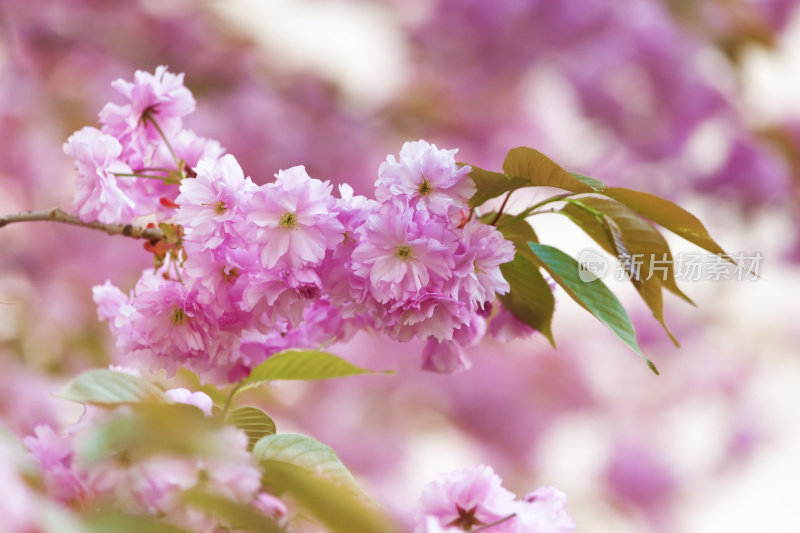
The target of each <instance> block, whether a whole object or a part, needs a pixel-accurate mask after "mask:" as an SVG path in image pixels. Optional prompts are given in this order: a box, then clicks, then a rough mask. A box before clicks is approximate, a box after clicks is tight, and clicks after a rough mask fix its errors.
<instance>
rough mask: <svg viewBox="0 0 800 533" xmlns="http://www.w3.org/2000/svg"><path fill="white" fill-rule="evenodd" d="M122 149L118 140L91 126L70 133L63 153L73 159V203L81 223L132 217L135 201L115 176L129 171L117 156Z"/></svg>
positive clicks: (116, 222) (117, 222)
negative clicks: (74, 177) (75, 180)
mask: <svg viewBox="0 0 800 533" xmlns="http://www.w3.org/2000/svg"><path fill="white" fill-rule="evenodd" d="M121 152H122V146H121V145H120V143H119V141H117V140H116V139H115V138H114V137H111V136H110V135H105V134H103V133H101V132H100V130H98V129H97V128H92V127H90V126H87V127H85V128H82V129H80V130H78V131H76V132H75V133H73V134H72V135H71V136H70V137H69V139H67V142H66V143H65V144H64V153H65V154H67V155H68V156H70V157H72V158H74V159H75V164H76V166H77V167H78V180H77V182H76V184H75V198H74V202H73V203H74V206H75V209H76V210H77V212H78V216H79V217H80V219H81V220H83V221H84V222H93V221H95V220H99V221H100V222H103V223H106V224H120V223H126V222H131V221H132V220H133V218H134V203H133V201H132V200H131V199H130V198H129V197H128V196H127V195H126V193H125V192H124V191H123V187H121V186H120V183H119V182H118V180H117V177H116V176H115V173H118V174H130V173H131V169H130V167H128V165H126V164H125V163H123V162H122V161H121V160H120V159H119V156H120V153H121Z"/></svg>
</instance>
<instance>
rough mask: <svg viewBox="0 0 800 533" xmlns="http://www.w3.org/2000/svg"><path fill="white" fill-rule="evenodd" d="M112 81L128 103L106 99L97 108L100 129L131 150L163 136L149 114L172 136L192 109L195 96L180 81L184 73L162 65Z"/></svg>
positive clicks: (158, 140)
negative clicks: (124, 78) (112, 101)
mask: <svg viewBox="0 0 800 533" xmlns="http://www.w3.org/2000/svg"><path fill="white" fill-rule="evenodd" d="M111 85H112V87H114V88H115V89H116V90H117V91H119V92H120V93H121V94H122V95H123V96H124V97H125V99H126V100H127V103H125V104H124V105H117V104H113V103H108V104H106V105H105V107H103V109H102V110H101V111H100V122H101V123H102V124H103V132H104V133H108V134H110V135H113V136H114V137H116V138H117V139H119V141H120V142H121V143H122V144H123V145H125V146H129V147H131V148H132V149H134V150H142V148H143V147H144V146H146V145H147V144H150V143H156V142H161V140H162V139H161V134H160V133H159V132H158V130H157V129H156V127H155V126H154V125H153V123H152V122H151V121H150V120H149V118H152V119H153V120H155V121H157V123H158V126H159V128H161V131H162V132H164V134H165V135H167V136H168V137H172V136H173V135H175V134H176V133H177V132H178V131H179V130H180V129H181V119H182V118H183V117H185V116H186V115H188V114H189V113H191V112H192V111H194V109H195V100H194V97H193V96H192V93H191V92H190V91H189V89H187V88H186V87H185V86H184V85H183V74H173V73H171V72H168V71H167V67H165V66H160V67H158V68H156V71H155V73H154V74H150V73H149V72H144V71H141V70H137V71H136V73H135V74H134V79H133V82H128V81H125V80H123V79H118V80H116V81H114V82H113V83H112V84H111Z"/></svg>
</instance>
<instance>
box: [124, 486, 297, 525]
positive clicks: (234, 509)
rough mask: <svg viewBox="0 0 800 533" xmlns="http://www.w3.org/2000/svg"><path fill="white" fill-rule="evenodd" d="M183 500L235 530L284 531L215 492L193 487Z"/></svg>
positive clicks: (243, 505)
mask: <svg viewBox="0 0 800 533" xmlns="http://www.w3.org/2000/svg"><path fill="white" fill-rule="evenodd" d="M183 501H184V502H185V503H186V504H187V505H189V506H191V507H196V508H198V509H200V510H202V511H204V512H207V513H210V514H212V515H215V516H216V517H217V518H218V519H220V520H221V521H222V522H223V523H225V524H227V525H228V526H229V527H230V528H231V529H233V530H235V531H241V530H244V531H253V532H257V533H283V531H284V530H283V528H281V527H280V526H278V524H276V523H275V521H274V520H272V519H271V518H269V517H268V516H267V515H265V514H264V513H262V512H260V511H258V510H257V509H255V508H254V507H253V506H251V505H246V504H243V503H239V502H235V501H233V500H229V499H228V498H225V497H222V496H219V495H217V494H211V493H209V492H205V491H202V490H199V489H197V490H195V489H193V490H190V491H188V492H186V493H184V494H183ZM137 531H149V530H144V529H141V530H137Z"/></svg>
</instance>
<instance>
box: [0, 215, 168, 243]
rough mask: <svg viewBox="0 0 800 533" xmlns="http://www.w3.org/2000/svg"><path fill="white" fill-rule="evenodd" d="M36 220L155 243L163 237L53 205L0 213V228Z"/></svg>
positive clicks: (154, 232) (158, 230) (151, 229)
mask: <svg viewBox="0 0 800 533" xmlns="http://www.w3.org/2000/svg"><path fill="white" fill-rule="evenodd" d="M38 221H52V222H62V223H64V224H71V225H73V226H81V227H84V228H91V229H96V230H100V231H104V232H106V233H108V234H109V235H124V236H125V237H131V238H133V239H146V240H148V241H150V242H151V243H156V242H158V241H160V240H161V239H163V238H164V232H163V231H161V230H160V229H158V228H146V227H143V226H134V225H132V224H103V223H102V222H83V221H82V220H81V219H79V218H78V217H76V216H75V215H70V214H69V213H66V212H64V211H62V210H61V209H59V208H58V207H53V208H52V209H45V210H42V211H28V212H27V213H15V214H11V215H0V228H2V227H3V226H7V225H9V224H13V223H15V222H38Z"/></svg>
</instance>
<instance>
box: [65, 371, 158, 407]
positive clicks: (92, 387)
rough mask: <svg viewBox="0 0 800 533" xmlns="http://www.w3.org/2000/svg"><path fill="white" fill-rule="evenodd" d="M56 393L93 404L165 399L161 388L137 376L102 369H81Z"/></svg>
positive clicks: (148, 401) (66, 397)
mask: <svg viewBox="0 0 800 533" xmlns="http://www.w3.org/2000/svg"><path fill="white" fill-rule="evenodd" d="M59 396H60V397H62V398H64V399H67V400H72V401H74V402H81V403H89V404H93V405H118V404H125V403H152V402H166V401H167V397H166V396H165V395H164V393H163V392H162V391H161V389H159V388H158V387H156V386H155V385H153V384H152V383H149V382H147V381H145V380H144V379H142V378H140V377H139V376H133V375H131V374H125V373H123V372H115V371H113V370H104V369H97V370H89V371H87V372H84V373H83V374H81V375H80V376H78V377H77V378H75V380H74V381H73V382H72V383H70V384H69V385H67V387H66V389H64V390H63V391H62V392H61V393H60V394H59Z"/></svg>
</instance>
